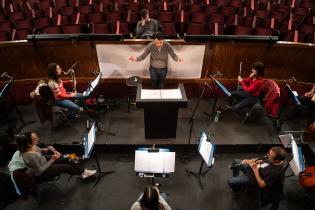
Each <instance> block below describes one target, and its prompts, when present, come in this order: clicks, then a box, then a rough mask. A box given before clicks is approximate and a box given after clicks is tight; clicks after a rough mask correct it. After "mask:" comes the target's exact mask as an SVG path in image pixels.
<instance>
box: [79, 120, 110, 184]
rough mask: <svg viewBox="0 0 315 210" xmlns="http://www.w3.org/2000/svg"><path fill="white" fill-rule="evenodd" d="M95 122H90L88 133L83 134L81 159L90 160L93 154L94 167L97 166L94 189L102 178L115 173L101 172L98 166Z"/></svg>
mask: <svg viewBox="0 0 315 210" xmlns="http://www.w3.org/2000/svg"><path fill="white" fill-rule="evenodd" d="M96 129H97V126H96V122H95V121H94V122H92V123H91V127H90V130H89V131H88V132H86V133H85V135H84V139H83V147H84V155H83V158H84V159H88V158H90V156H91V154H92V153H93V156H94V158H95V161H96V166H97V169H96V170H97V172H98V173H97V178H96V182H95V184H94V187H95V186H96V185H97V184H98V183H99V181H100V180H101V178H102V177H103V176H106V175H108V174H111V173H114V172H115V171H106V172H104V171H102V168H101V166H100V163H99V160H98V157H97V152H96V149H95V148H94V146H95V142H96Z"/></svg>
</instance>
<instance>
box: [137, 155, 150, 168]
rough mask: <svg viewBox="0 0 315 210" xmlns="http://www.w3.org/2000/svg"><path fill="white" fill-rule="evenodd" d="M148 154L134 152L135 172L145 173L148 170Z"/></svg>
mask: <svg viewBox="0 0 315 210" xmlns="http://www.w3.org/2000/svg"><path fill="white" fill-rule="evenodd" d="M147 160H148V152H147V151H136V158H135V171H147V170H148V168H149V162H148V161H147Z"/></svg>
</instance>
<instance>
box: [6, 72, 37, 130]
mask: <svg viewBox="0 0 315 210" xmlns="http://www.w3.org/2000/svg"><path fill="white" fill-rule="evenodd" d="M8 77H9V78H10V80H9V81H8V82H7V84H6V85H5V86H4V87H3V89H2V90H1V92H0V100H4V97H5V96H6V95H7V94H8V95H9V97H10V98H11V100H12V102H13V104H14V108H15V111H16V112H17V114H18V116H19V119H20V120H21V123H22V125H21V127H20V128H18V130H17V133H18V132H20V131H21V130H22V129H23V128H24V127H26V126H28V125H30V124H33V123H35V122H36V121H30V122H26V121H25V120H24V118H23V116H22V114H21V111H20V109H19V108H18V106H17V104H16V100H15V98H14V97H13V96H12V94H11V92H10V90H11V87H12V86H13V83H14V77H11V76H8Z"/></svg>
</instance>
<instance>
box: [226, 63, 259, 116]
mask: <svg viewBox="0 0 315 210" xmlns="http://www.w3.org/2000/svg"><path fill="white" fill-rule="evenodd" d="M264 70H265V65H264V64H263V63H262V62H255V63H254V64H253V65H252V71H251V73H250V75H249V77H247V78H245V79H243V78H242V77H241V76H240V75H239V76H238V81H239V83H240V84H241V86H242V90H236V91H231V97H233V98H236V99H237V101H238V103H237V104H235V105H234V106H233V107H231V110H233V111H235V112H241V111H242V110H243V109H244V108H246V107H250V106H253V105H254V104H255V103H257V100H258V96H259V94H260V90H261V87H262V85H263V80H262V77H263V76H264Z"/></svg>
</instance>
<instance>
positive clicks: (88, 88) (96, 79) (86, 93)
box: [83, 74, 102, 96]
mask: <svg viewBox="0 0 315 210" xmlns="http://www.w3.org/2000/svg"><path fill="white" fill-rule="evenodd" d="M101 76H102V75H101V74H99V75H98V76H97V77H96V78H95V79H94V80H93V81H92V82H91V83H90V84H89V85H88V87H87V89H86V91H84V92H83V96H88V95H90V94H91V92H92V91H93V90H94V88H95V87H96V86H97V85H98V83H99V81H100V79H101Z"/></svg>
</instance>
